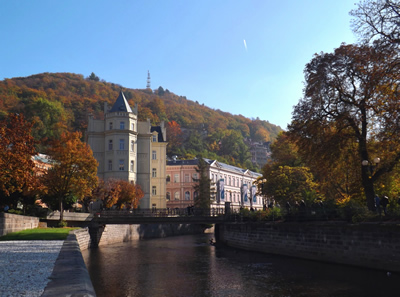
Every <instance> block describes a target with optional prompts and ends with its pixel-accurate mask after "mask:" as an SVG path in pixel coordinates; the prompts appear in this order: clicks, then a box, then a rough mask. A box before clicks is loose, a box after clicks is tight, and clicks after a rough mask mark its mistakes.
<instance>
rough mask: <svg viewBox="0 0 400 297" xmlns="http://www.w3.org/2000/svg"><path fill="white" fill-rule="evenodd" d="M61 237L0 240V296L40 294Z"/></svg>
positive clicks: (54, 258) (50, 270)
mask: <svg viewBox="0 0 400 297" xmlns="http://www.w3.org/2000/svg"><path fill="white" fill-rule="evenodd" d="M63 243H64V241H63V240H51V241H49V240H48V241H44V240H31V241H0V271H1V272H0V296H2V297H8V296H9V297H17V296H26V297H36V296H41V295H42V294H43V292H44V289H45V287H46V286H47V284H48V282H49V281H50V280H49V277H50V275H51V273H52V272H53V267H54V264H55V262H56V260H57V257H58V255H59V253H60V250H61V247H62V246H63Z"/></svg>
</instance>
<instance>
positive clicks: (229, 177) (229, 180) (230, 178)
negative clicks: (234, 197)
mask: <svg viewBox="0 0 400 297" xmlns="http://www.w3.org/2000/svg"><path fill="white" fill-rule="evenodd" d="M231 182H232V180H231V177H229V183H228V185H229V186H230V185H231Z"/></svg>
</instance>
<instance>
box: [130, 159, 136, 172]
mask: <svg viewBox="0 0 400 297" xmlns="http://www.w3.org/2000/svg"><path fill="white" fill-rule="evenodd" d="M134 168H135V163H134V162H133V160H132V161H131V171H132V172H133V171H134Z"/></svg>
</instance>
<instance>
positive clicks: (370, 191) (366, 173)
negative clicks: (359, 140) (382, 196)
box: [361, 157, 381, 211]
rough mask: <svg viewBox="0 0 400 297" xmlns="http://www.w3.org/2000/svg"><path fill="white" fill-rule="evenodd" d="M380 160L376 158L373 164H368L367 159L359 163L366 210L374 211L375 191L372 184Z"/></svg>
mask: <svg viewBox="0 0 400 297" xmlns="http://www.w3.org/2000/svg"><path fill="white" fill-rule="evenodd" d="M380 161H381V159H380V158H378V157H376V158H374V159H373V162H371V163H370V162H369V161H368V160H367V159H364V160H362V161H361V165H362V167H363V170H362V173H361V177H362V184H363V186H364V191H365V196H366V199H367V206H368V209H369V210H371V211H374V210H375V208H376V206H375V189H374V182H375V179H376V176H374V173H375V169H376V167H377V166H378V164H379V163H380Z"/></svg>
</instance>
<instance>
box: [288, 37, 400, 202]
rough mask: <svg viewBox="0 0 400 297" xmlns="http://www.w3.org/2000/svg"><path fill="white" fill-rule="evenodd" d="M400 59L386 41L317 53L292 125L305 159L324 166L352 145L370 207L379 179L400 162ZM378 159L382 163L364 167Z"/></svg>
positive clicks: (309, 68) (293, 133)
mask: <svg viewBox="0 0 400 297" xmlns="http://www.w3.org/2000/svg"><path fill="white" fill-rule="evenodd" d="M399 61H400V60H399V55H398V53H397V51H396V50H394V49H393V47H391V46H390V45H389V46H387V45H384V44H381V43H375V44H374V45H372V46H369V45H361V46H356V45H342V46H341V47H339V48H338V49H336V50H335V52H334V53H331V54H328V53H321V54H319V55H315V57H314V58H313V59H312V61H311V62H310V63H308V64H307V65H306V68H305V71H304V72H305V81H306V87H305V91H304V98H303V99H302V100H300V102H299V103H298V104H297V106H295V108H294V111H293V118H292V123H291V124H290V125H289V133H290V135H291V136H292V137H293V138H294V139H296V141H297V145H298V147H299V148H300V149H301V152H302V157H303V158H304V160H305V161H312V159H314V162H319V164H320V166H324V165H325V164H328V163H330V164H335V162H337V158H336V156H338V155H344V154H346V153H347V150H348V149H349V150H350V151H355V152H356V163H354V166H356V168H358V172H359V175H358V176H359V180H360V184H361V185H362V188H363V190H364V193H365V197H366V200H367V206H368V208H369V209H370V210H374V208H375V206H374V194H375V193H374V183H375V182H376V181H377V180H378V178H379V177H380V176H382V175H383V174H384V173H385V172H389V171H391V170H392V169H393V168H394V166H395V165H396V164H398V162H399V160H400V129H399V124H400V123H399V119H400V105H399V104H398V102H399V90H398V89H399V85H398V82H399V79H400V63H399ZM349 156H350V155H349ZM378 157H379V158H380V159H381V162H380V163H379V167H375V168H373V170H371V169H372V167H370V166H362V163H364V164H365V162H368V164H369V165H373V160H374V159H375V158H378ZM363 161H364V162H363Z"/></svg>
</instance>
